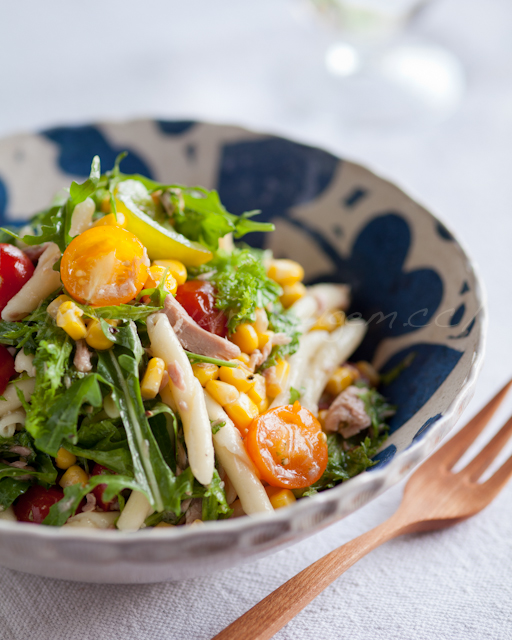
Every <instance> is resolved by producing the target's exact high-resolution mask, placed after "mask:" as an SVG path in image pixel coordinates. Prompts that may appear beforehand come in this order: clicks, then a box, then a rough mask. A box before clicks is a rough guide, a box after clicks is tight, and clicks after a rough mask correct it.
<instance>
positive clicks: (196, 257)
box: [116, 180, 213, 267]
mask: <svg viewBox="0 0 512 640" xmlns="http://www.w3.org/2000/svg"><path fill="white" fill-rule="evenodd" d="M134 182H136V183H137V186H135V185H133V184H130V183H134ZM140 187H142V188H143V189H144V188H145V187H144V185H142V184H141V183H139V182H137V181H136V180H126V181H125V182H121V183H120V184H119V185H118V187H117V190H116V207H117V211H120V212H121V213H124V215H125V217H126V222H127V224H126V229H128V231H131V232H132V233H133V234H134V235H136V236H137V238H139V240H140V241H141V242H142V244H143V245H144V246H145V247H146V249H147V250H148V255H149V257H150V259H151V260H162V259H168V258H172V259H175V260H180V261H181V262H183V264H184V265H185V266H187V267H198V266H199V265H201V264H204V263H205V262H208V260H211V259H212V257H213V256H212V252H211V251H210V250H209V249H207V248H206V247H203V245H202V244H199V242H193V241H191V240H189V239H188V238H186V237H185V236H183V235H181V233H178V232H177V231H173V230H172V229H166V228H164V227H162V226H161V225H160V224H158V222H155V221H154V220H153V219H152V218H151V217H150V216H148V215H147V214H146V213H144V211H142V209H141V208H140V207H139V206H138V205H137V203H136V197H137V196H139V195H140V191H141V189H140Z"/></svg>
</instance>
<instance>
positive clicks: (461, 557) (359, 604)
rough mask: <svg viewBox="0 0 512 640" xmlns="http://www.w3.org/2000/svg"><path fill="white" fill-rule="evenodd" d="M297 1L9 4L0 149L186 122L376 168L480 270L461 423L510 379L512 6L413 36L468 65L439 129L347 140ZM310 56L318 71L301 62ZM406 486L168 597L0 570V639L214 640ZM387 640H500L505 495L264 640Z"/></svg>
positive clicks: (504, 613) (321, 600)
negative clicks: (484, 329) (305, 93)
mask: <svg viewBox="0 0 512 640" xmlns="http://www.w3.org/2000/svg"><path fill="white" fill-rule="evenodd" d="M297 2H298V0H258V2H252V3H249V2H241V1H240V0H215V2H212V0H188V2H186V3H185V2H179V1H178V0H167V1H166V0H145V2H135V1H134V0H125V1H123V2H121V1H118V0H89V1H88V2H87V3H85V2H69V1H65V0H49V1H48V2H45V3H42V2H39V1H37V0H25V1H23V2H16V3H15V2H10V3H6V2H5V3H2V4H1V6H0V81H1V87H2V92H1V99H0V135H8V134H11V133H15V132H17V131H20V130H33V129H38V128H42V127H46V126H51V125H55V124H60V123H79V122H85V121H91V120H96V119H105V118H110V119H119V118H127V117H134V116H143V115H144V116H146V115H158V116H162V117H170V118H172V117H187V118H188V117H193V118H204V119H209V120H214V121H222V122H236V123H240V124H244V125H249V126H252V127H255V128H258V129H261V130H271V131H276V132H280V133H283V134H288V135H292V136H294V137H298V138H300V139H302V140H305V141H309V142H312V143H314V144H318V145H320V146H325V147H327V148H328V149H330V150H333V151H335V152H337V153H339V154H340V155H342V156H345V157H348V158H351V159H355V160H358V161H362V162H364V163H365V164H367V165H369V166H370V167H371V168H374V169H377V170H378V171H380V172H381V173H383V174H384V175H386V176H388V177H390V178H391V179H393V180H395V181H396V182H398V183H399V184H400V185H402V186H404V187H406V188H407V189H408V190H409V191H411V192H412V193H413V194H415V195H417V197H418V198H419V199H420V200H421V201H422V202H423V203H425V204H426V205H427V206H428V207H429V208H430V209H431V210H433V211H434V212H436V213H438V214H440V215H441V216H442V217H443V218H444V219H445V220H446V222H447V223H448V224H449V225H450V227H452V228H453V229H455V230H456V232H457V234H458V236H459V237H460V239H461V240H462V241H463V242H464V243H465V245H466V247H467V248H468V250H469V251H470V253H471V254H472V255H473V256H474V258H475V259H476V260H477V262H478V263H479V266H480V270H481V273H482V276H483V278H484V281H485V283H486V285H487V292H488V299H489V312H490V325H489V336H488V346H487V359H486V363H485V366H484V369H483V372H482V375H481V378H480V381H479V383H478V387H477V392H476V396H475V398H474V400H473V402H472V403H471V405H470V407H469V409H468V411H467V416H466V417H469V416H470V415H471V414H473V413H475V412H476V410H477V409H478V408H479V407H480V406H482V405H483V404H484V403H485V401H486V399H488V398H489V397H490V396H491V395H492V394H493V392H494V391H495V390H496V389H497V388H498V387H499V385H500V384H502V383H503V382H505V380H506V379H507V378H508V377H510V376H511V374H512V331H511V330H510V329H511V327H512V324H511V318H512V296H511V294H510V286H509V285H508V282H510V274H511V273H512V251H511V243H512V216H511V202H512V157H511V148H512V82H511V77H512V37H511V24H512V3H511V2H510V0H486V1H485V2H479V1H478V0H438V2H437V3H433V5H432V6H431V7H430V8H429V10H428V11H426V12H425V14H424V15H423V16H422V17H421V19H420V20H419V21H418V23H417V24H416V25H415V26H414V30H415V31H416V33H418V34H422V35H423V36H425V37H428V38H430V39H432V40H436V41H437V42H439V43H442V44H444V45H446V46H448V47H450V48H451V49H452V51H454V52H455V53H456V54H457V55H458V56H459V57H460V58H461V59H462V61H463V63H464V65H465V67H466V70H467V75H468V92H467V95H466V99H465V101H464V104H463V105H462V107H461V109H460V110H459V111H458V113H457V114H456V115H455V116H453V117H452V118H451V119H450V120H448V121H446V122H445V123H443V124H440V125H437V126H435V127H430V128H428V129H420V130H418V129H416V130H408V131H396V130H393V131H390V130H386V129H382V128H380V129H379V128H377V129H372V130H369V129H361V128H360V127H359V128H358V127H354V128H352V127H348V126H347V125H344V124H343V123H341V122H339V121H338V120H337V119H336V118H335V117H334V116H333V110H332V108H331V110H330V112H329V113H328V112H327V111H326V110H325V109H323V108H322V104H321V96H322V82H323V81H322V80H321V79H319V77H315V76H314V75H312V74H311V69H312V68H314V64H313V63H314V62H315V61H316V60H320V56H321V52H322V50H323V48H324V47H325V45H326V43H327V37H326V36H324V35H323V33H322V31H320V30H319V29H318V28H316V27H315V26H314V25H312V24H311V23H308V22H307V21H305V20H304V18H303V15H302V14H301V12H300V11H298V9H297ZM185 5H186V6H185ZM305 53H306V54H307V59H308V60H309V61H310V62H311V64H310V65H307V64H306V65H305V66H302V67H301V65H303V64H304V60H305V57H304V55H305ZM301 61H302V62H301ZM283 70H284V71H283ZM288 70H295V72H298V70H301V72H303V73H304V78H305V82H306V81H307V82H308V83H311V90H312V92H313V93H314V94H318V108H317V109H316V108H315V109H310V108H305V107H304V108H301V104H300V103H296V102H294V101H293V96H289V95H287V94H285V92H284V89H283V86H284V85H283V83H282V82H281V81H280V77H281V76H280V74H282V73H286V72H288ZM308 74H309V75H308ZM331 107H332V105H331ZM510 408H512V402H511V403H509V407H508V409H509V410H510ZM503 413H506V410H505V411H504V412H502V414H503ZM401 491H402V486H398V487H396V488H394V489H391V490H390V491H388V492H387V493H385V494H384V495H383V496H381V497H380V498H379V499H377V500H375V501H374V502H372V503H371V504H370V505H368V506H366V507H365V508H363V509H361V510H360V511H358V512H357V513H355V514H353V515H352V516H350V517H348V518H347V519H345V520H344V521H342V522H339V523H338V524H336V525H334V526H332V527H330V528H329V529H327V530H325V531H323V532H321V533H319V534H317V535H315V536H313V537H312V538H310V539H308V540H306V541H303V542H301V543H300V544H298V545H296V546H294V547H291V548H289V549H287V550H285V551H281V552H280V553H278V554H276V555H274V556H271V557H268V558H266V559H263V560H260V561H259V562H256V563H254V564H251V565H248V566H246V567H243V568H240V569H233V570H229V571H225V572H223V573H220V574H217V575H214V576H210V577H205V578H201V579H195V580H190V581H187V582H182V583H177V584H156V585H143V586H98V585H87V584H74V583H68V582H59V581H53V580H47V579H43V578H35V577H31V576H27V575H23V574H20V573H16V572H12V571H9V570H6V569H0V637H2V638H5V640H10V639H14V640H21V639H22V638H23V639H26V638H37V639H38V640H46V639H48V640H50V639H52V640H54V639H56V638H57V639H60V638H65V639H66V640H75V639H76V640H78V639H80V640H89V639H90V640H93V639H96V638H101V639H103V638H105V639H109V640H118V639H119V640H135V639H137V640H138V639H146V638H151V639H152V638H165V639H167V638H179V639H194V640H195V639H203V638H204V639H207V638H210V637H212V636H213V635H214V634H215V633H217V632H218V631H220V630H221V629H222V628H223V627H224V626H226V625H227V624H228V623H229V622H231V621H232V620H234V619H235V618H236V617H238V616H239V615H240V614H242V613H243V612H244V611H245V610H247V609H248V608H249V607H250V606H252V605H253V604H255V603H256V602H258V601H259V600H260V599H261V598H263V597H264V596H265V595H267V594H268V593H269V592H270V591H272V590H273V589H274V588H276V587H277V586H279V585H280V584H281V583H283V582H284V581H285V580H287V579H288V578H290V577H291V576H292V575H294V574H295V573H296V572H298V571H299V570H300V569H302V568H304V567H305V566H307V565H308V564H310V563H311V562H313V561H314V560H315V559H317V558H319V557H320V556H322V555H323V554H325V553H327V552H328V551H330V550H332V549H334V548H335V547H336V546H338V545H339V544H341V543H343V542H346V541H347V540H349V539H351V538H353V537H355V536H357V535H359V534H361V533H363V532H364V531H366V530H368V529H369V528H371V527H373V526H375V525H377V524H378V523H380V522H381V521H382V520H384V519H385V518H387V517H388V516H390V515H391V513H392V512H393V510H394V509H395V508H396V506H397V505H398V503H399V501H400V497H401ZM391 637H393V638H394V640H409V639H411V638H415V639H431V638H435V639H436V640H441V639H447V640H448V639H450V640H458V639H460V640H483V639H484V638H489V639H490V638H492V639H496V640H503V639H507V638H512V483H511V484H510V485H509V486H508V488H506V489H505V490H504V491H503V492H502V493H501V495H500V496H499V497H498V498H497V499H496V500H495V502H494V503H493V504H492V505H491V506H490V507H489V508H488V509H486V510H485V512H483V513H481V514H480V515H478V516H476V517H474V518H473V519H471V520H470V521H467V522H465V523H463V524H460V525H458V526H456V527H454V528H453V529H448V530H446V531H443V532H438V533H433V534H425V535H422V536H407V537H404V538H402V539H399V540H395V541H392V542H390V543H388V544H387V545H385V546H384V547H382V548H380V549H378V550H376V551H374V552H373V553H372V554H371V556H369V557H367V558H365V559H363V560H362V561H360V562H359V563H358V564H357V565H356V566H355V567H353V568H352V569H351V570H350V571H349V572H348V573H347V574H346V575H345V576H343V577H342V578H341V579H340V580H338V581H337V582H336V583H335V584H334V585H332V586H331V587H329V588H328V589H327V590H326V591H325V592H324V593H323V594H322V595H321V596H320V597H318V598H317V599H316V600H315V601H314V602H313V604H311V605H310V606H309V607H308V608H307V610H305V611H304V612H302V613H301V614H300V615H299V616H298V617H297V618H296V619H295V620H294V621H293V622H291V623H290V624H289V625H288V626H287V627H286V628H285V629H283V630H282V631H281V632H280V633H278V634H277V636H276V638H278V639H281V640H284V639H285V638H286V639H294V640H296V639H299V640H301V639H309V638H315V639H316V640H331V639H332V640H335V639H336V640H338V639H339V638H351V639H352V640H359V638H361V639H362V638H365V639H366V638H372V640H380V639H383V640H384V639H386V640H387V639H388V638H391Z"/></svg>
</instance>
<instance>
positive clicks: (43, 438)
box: [35, 373, 103, 457]
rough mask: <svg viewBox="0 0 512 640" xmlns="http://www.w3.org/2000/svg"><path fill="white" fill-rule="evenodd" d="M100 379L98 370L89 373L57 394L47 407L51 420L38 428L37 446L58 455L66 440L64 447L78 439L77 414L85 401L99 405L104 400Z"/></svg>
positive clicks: (92, 404)
mask: <svg viewBox="0 0 512 640" xmlns="http://www.w3.org/2000/svg"><path fill="white" fill-rule="evenodd" d="M100 380H101V378H100V377H99V376H98V375H97V374H95V373H91V374H88V375H86V376H84V377H83V378H79V379H78V380H75V382H73V384H72V385H71V386H70V387H69V389H67V390H66V391H65V392H64V393H62V394H61V395H60V396H59V397H58V399H57V400H56V401H55V402H54V403H53V404H52V405H51V407H50V408H49V409H48V410H47V416H48V421H47V422H46V424H45V425H44V426H43V425H42V426H40V427H39V429H38V435H37V436H36V439H35V442H36V447H37V448H38V449H40V450H41V451H44V452H46V453H49V454H50V455H52V456H56V455H57V453H58V451H59V448H60V447H61V444H63V440H64V441H65V443H64V446H65V447H67V446H68V443H76V436H77V426H78V418H79V415H80V410H81V408H82V405H83V404H85V403H86V402H87V403H88V404H90V405H91V406H93V407H96V408H98V407H101V406H102V404H103V397H102V394H101V389H100V385H99V381H100ZM85 457H87V456H85Z"/></svg>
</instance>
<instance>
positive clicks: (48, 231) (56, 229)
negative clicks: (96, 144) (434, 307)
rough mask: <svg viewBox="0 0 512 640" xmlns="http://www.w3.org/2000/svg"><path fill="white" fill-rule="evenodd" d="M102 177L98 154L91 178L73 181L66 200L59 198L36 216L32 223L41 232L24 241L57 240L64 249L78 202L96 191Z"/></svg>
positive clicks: (68, 240) (31, 244)
mask: <svg viewBox="0 0 512 640" xmlns="http://www.w3.org/2000/svg"><path fill="white" fill-rule="evenodd" d="M100 177H101V176H100V160H99V157H98V156H95V157H94V158H93V160H92V165H91V173H90V176H89V178H88V179H87V180H86V181H85V182H84V183H83V184H77V183H76V182H72V183H71V187H70V189H69V197H68V198H67V199H66V200H65V201H64V202H62V201H61V200H60V199H59V200H58V201H57V203H56V204H54V205H53V206H51V207H50V208H48V209H46V210H44V211H42V212H41V213H39V214H38V215H37V216H35V218H34V219H33V220H32V224H34V225H35V228H36V229H37V230H38V231H40V233H39V234H38V235H26V236H23V238H22V240H23V242H24V243H25V244H27V245H29V246H34V245H37V244H43V243H44V242H55V243H56V244H57V245H58V247H59V249H60V250H61V251H64V250H65V249H66V247H67V246H68V244H69V243H70V242H71V240H72V238H71V236H70V235H69V230H70V228H71V218H72V215H73V211H74V209H75V207H76V205H77V204H80V203H81V202H83V201H84V200H85V199H86V198H88V197H89V196H90V195H92V194H93V193H94V191H95V190H96V188H97V186H98V183H99V181H100Z"/></svg>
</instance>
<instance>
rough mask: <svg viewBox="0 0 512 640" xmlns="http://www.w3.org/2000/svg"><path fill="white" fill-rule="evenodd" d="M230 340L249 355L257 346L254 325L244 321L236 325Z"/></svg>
mask: <svg viewBox="0 0 512 640" xmlns="http://www.w3.org/2000/svg"><path fill="white" fill-rule="evenodd" d="M230 340H231V342H233V343H234V344H236V346H237V347H240V350H241V351H243V352H244V353H248V354H249V355H250V354H251V353H252V352H253V351H255V350H256V349H257V348H258V334H257V333H256V330H255V329H254V327H253V326H251V325H250V324H248V323H246V322H244V323H242V324H239V325H238V327H237V328H236V330H235V332H234V333H233V335H232V336H231V337H230Z"/></svg>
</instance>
